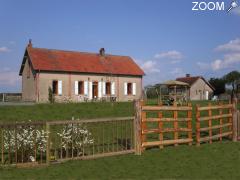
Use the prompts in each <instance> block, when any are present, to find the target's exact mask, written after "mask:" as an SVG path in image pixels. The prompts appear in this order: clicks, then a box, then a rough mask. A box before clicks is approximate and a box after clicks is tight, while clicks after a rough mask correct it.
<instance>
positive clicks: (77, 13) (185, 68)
mask: <svg viewBox="0 0 240 180" xmlns="http://www.w3.org/2000/svg"><path fill="white" fill-rule="evenodd" d="M194 1H197V0H194ZM202 1H203V2H206V4H207V3H209V2H210V1H209V0H200V1H198V2H199V3H200V2H202ZM211 2H214V3H217V2H224V3H225V11H218V10H212V11H210V10H205V11H192V8H193V3H192V1H191V0H181V1H180V0H171V1H170V0H148V1H147V0H87V1H81V0H75V1H74V0H65V1H63V0H51V1H49V0H41V1H34V0H21V1H19V0H15V1H13V0H0V92H21V77H19V75H18V74H19V69H20V66H21V63H22V59H23V54H24V51H25V48H26V46H27V44H28V40H29V39H32V43H33V47H42V48H50V49H62V50H74V51H81V52H94V53H96V52H98V51H99V49H100V48H102V47H104V48H105V50H106V53H108V54H114V55H128V56H131V57H132V58H133V59H134V60H135V61H136V62H137V63H138V64H139V66H140V67H141V68H142V69H143V70H144V71H145V74H146V75H145V76H144V85H151V84H155V83H159V82H163V81H165V80H170V79H175V78H176V77H180V76H185V74H187V73H188V74H191V75H192V76H194V75H201V76H203V77H205V78H206V79H209V78H211V77H221V76H223V75H224V74H226V73H228V72H230V71H233V70H240V7H239V8H235V9H234V10H233V11H231V12H230V13H227V12H226V10H227V8H228V7H229V6H230V3H231V0H223V1H217V0H211ZM203 5H204V4H202V5H201V7H204V6H203ZM239 5H240V1H239ZM197 7H198V6H197Z"/></svg>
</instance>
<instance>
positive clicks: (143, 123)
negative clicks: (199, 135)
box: [135, 102, 193, 154]
mask: <svg viewBox="0 0 240 180" xmlns="http://www.w3.org/2000/svg"><path fill="white" fill-rule="evenodd" d="M136 118H138V119H139V121H140V122H139V123H138V124H136V128H137V127H139V128H137V129H135V130H136V131H137V132H138V133H137V135H136V138H139V139H136V142H139V143H138V144H136V148H137V149H136V151H137V154H141V152H142V151H143V150H144V149H145V148H147V147H154V146H155V147H156V146H157V147H159V148H163V147H164V146H166V145H174V146H177V145H178V144H184V143H187V144H189V145H192V141H193V139H192V106H191V104H188V106H177V105H176V104H174V106H162V105H159V106H147V105H144V104H143V102H141V103H137V105H136Z"/></svg>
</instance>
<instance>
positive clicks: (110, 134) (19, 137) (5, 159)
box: [0, 117, 135, 166]
mask: <svg viewBox="0 0 240 180" xmlns="http://www.w3.org/2000/svg"><path fill="white" fill-rule="evenodd" d="M133 122H134V117H123V118H107V119H86V120H69V121H50V122H29V123H15V124H2V125H0V127H1V136H0V137H1V138H0V146H1V163H2V165H17V166H32V165H39V164H51V163H59V162H62V161H66V160H70V159H90V158H98V157H105V156H112V155H120V154H127V153H133V152H134V149H135V148H134V138H133V137H134V124H133Z"/></svg>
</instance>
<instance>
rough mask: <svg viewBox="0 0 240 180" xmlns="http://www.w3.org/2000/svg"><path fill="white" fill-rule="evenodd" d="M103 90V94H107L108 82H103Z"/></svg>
mask: <svg viewBox="0 0 240 180" xmlns="http://www.w3.org/2000/svg"><path fill="white" fill-rule="evenodd" d="M102 87H103V89H102V92H103V95H106V82H102Z"/></svg>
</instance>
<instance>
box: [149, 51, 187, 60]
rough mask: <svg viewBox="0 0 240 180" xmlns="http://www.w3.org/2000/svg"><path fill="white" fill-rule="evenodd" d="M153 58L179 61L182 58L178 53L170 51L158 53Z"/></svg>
mask: <svg viewBox="0 0 240 180" xmlns="http://www.w3.org/2000/svg"><path fill="white" fill-rule="evenodd" d="M154 58H156V59H162V58H166V59H174V60H180V59H182V58H183V55H182V53H181V52H179V51H175V50H172V51H167V52H162V53H158V54H156V55H155V56H154Z"/></svg>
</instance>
